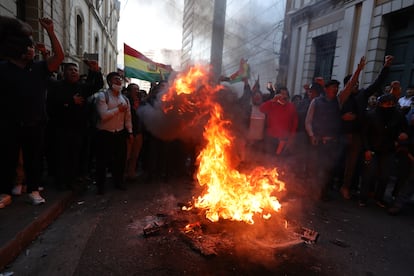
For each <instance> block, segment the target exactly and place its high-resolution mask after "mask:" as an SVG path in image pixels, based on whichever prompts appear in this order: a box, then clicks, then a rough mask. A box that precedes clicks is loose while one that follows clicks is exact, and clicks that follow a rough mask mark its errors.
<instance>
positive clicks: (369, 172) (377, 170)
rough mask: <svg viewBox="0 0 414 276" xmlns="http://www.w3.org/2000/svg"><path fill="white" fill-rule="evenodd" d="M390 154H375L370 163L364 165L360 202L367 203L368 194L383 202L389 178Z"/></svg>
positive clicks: (391, 156)
mask: <svg viewBox="0 0 414 276" xmlns="http://www.w3.org/2000/svg"><path fill="white" fill-rule="evenodd" d="M392 158H393V155H392V153H381V152H376V153H375V154H374V155H373V157H372V159H371V161H370V162H365V163H364V168H363V176H362V182H361V197H360V200H361V201H367V200H368V195H369V193H370V192H372V191H374V192H375V200H377V201H382V200H384V193H385V189H386V188H387V185H388V181H389V177H390V165H391V162H392Z"/></svg>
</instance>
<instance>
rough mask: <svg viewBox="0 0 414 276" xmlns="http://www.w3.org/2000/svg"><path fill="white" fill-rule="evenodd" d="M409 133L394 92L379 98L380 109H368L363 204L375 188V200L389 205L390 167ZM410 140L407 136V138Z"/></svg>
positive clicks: (361, 198) (363, 132) (364, 127)
mask: <svg viewBox="0 0 414 276" xmlns="http://www.w3.org/2000/svg"><path fill="white" fill-rule="evenodd" d="M403 137H408V136H407V134H406V122H405V119H404V118H403V117H402V115H401V113H400V112H399V111H398V110H397V109H396V100H395V97H394V96H393V95H392V94H385V95H382V96H380V97H379V98H378V105H377V107H376V109H374V110H371V111H369V112H367V114H366V116H365V120H364V122H363V125H362V141H363V148H364V150H365V152H364V161H365V162H364V171H363V177H362V182H361V193H360V201H359V205H360V206H362V207H363V206H366V205H367V202H368V195H369V193H370V192H371V191H374V193H375V195H374V199H375V201H376V204H377V205H378V206H380V207H385V206H386V204H387V203H386V202H385V200H384V193H385V189H386V187H387V185H388V182H389V176H390V167H391V162H392V160H393V156H394V153H395V145H396V142H397V141H398V140H399V139H400V140H401V139H403ZM405 139H406V138H405Z"/></svg>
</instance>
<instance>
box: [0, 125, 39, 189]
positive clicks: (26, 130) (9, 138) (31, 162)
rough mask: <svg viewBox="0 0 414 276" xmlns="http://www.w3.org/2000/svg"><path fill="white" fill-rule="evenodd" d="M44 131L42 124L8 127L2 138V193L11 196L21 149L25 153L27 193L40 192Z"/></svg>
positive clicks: (24, 164) (0, 172)
mask: <svg viewBox="0 0 414 276" xmlns="http://www.w3.org/2000/svg"><path fill="white" fill-rule="evenodd" d="M44 130H45V128H44V126H43V125H42V124H37V125H30V126H16V125H14V126H8V127H6V132H5V133H3V134H2V138H1V139H2V148H3V150H4V152H3V153H2V154H0V156H1V157H0V160H1V161H2V162H1V163H2V166H0V168H1V169H0V175H2V176H3V177H4V178H3V180H2V185H1V192H2V193H7V194H10V192H11V188H12V187H13V184H14V179H15V176H16V166H17V162H18V159H19V150H20V149H21V150H22V153H23V168H24V172H25V181H26V182H25V183H26V185H27V192H28V193H30V192H32V191H37V190H38V188H39V186H40V185H41V181H42V172H43V165H42V164H43V154H44V134H45V133H44Z"/></svg>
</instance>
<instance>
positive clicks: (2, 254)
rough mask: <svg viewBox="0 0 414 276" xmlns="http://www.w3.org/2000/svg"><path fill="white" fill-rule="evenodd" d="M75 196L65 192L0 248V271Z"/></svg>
mask: <svg viewBox="0 0 414 276" xmlns="http://www.w3.org/2000/svg"><path fill="white" fill-rule="evenodd" d="M74 196H75V194H74V193H73V192H66V193H65V194H63V195H62V196H61V197H60V198H59V199H57V200H56V202H55V203H54V204H52V205H51V206H50V207H49V208H47V209H46V210H45V211H43V212H42V213H41V214H40V215H39V216H38V217H37V218H36V219H35V220H34V221H33V222H32V223H30V224H29V225H27V226H26V227H25V228H24V229H23V230H22V231H20V232H18V233H17V234H16V236H15V237H14V238H13V239H12V240H10V241H9V242H8V243H7V244H6V245H4V246H3V247H1V248H0V271H1V270H3V269H4V268H5V267H6V266H7V265H8V264H9V263H11V262H12V261H13V260H14V259H15V258H16V257H17V256H19V254H20V253H21V252H22V251H23V250H24V249H25V248H26V247H28V246H29V245H30V243H31V242H32V241H33V240H35V239H36V238H37V237H38V236H39V235H40V234H41V233H42V231H43V230H44V229H45V228H46V227H48V226H49V225H50V224H51V223H52V222H53V221H54V220H55V219H56V218H57V217H58V216H59V215H60V214H61V213H62V212H63V211H64V210H65V208H66V207H67V206H68V205H69V204H70V203H71V202H72V200H73V198H74Z"/></svg>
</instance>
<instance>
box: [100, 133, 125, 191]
mask: <svg viewBox="0 0 414 276" xmlns="http://www.w3.org/2000/svg"><path fill="white" fill-rule="evenodd" d="M126 139H127V137H126V133H125V132H124V131H120V132H109V131H105V130H98V131H97V132H96V185H97V187H98V190H101V191H103V189H104V187H105V178H106V170H107V169H109V171H110V172H111V173H112V181H113V184H114V185H115V186H116V187H117V186H122V185H123V181H124V180H123V177H124V171H125V164H126V153H127V141H126Z"/></svg>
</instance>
